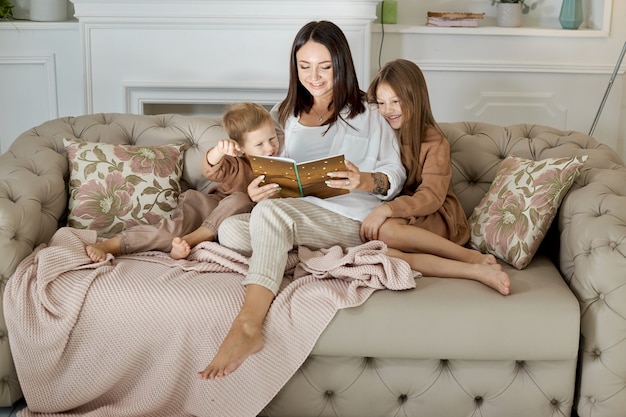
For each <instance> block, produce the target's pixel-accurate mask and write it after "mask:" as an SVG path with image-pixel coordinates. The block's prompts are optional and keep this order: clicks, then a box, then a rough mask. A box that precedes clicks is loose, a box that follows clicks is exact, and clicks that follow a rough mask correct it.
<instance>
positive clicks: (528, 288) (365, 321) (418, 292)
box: [312, 255, 580, 361]
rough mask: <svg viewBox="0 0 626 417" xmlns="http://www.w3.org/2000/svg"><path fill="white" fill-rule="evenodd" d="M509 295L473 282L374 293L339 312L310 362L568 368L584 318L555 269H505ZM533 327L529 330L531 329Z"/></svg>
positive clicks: (433, 281)
mask: <svg viewBox="0 0 626 417" xmlns="http://www.w3.org/2000/svg"><path fill="white" fill-rule="evenodd" d="M504 268H505V270H506V271H507V272H508V273H509V275H510V277H511V295H509V296H506V297H505V296H502V295H500V294H498V293H497V292H496V291H494V290H492V289H491V288H488V287H487V286H485V285H482V284H480V283H478V282H476V281H472V280H464V279H453V278H432V277H422V278H418V279H417V280H416V284H417V286H416V288H415V289H412V290H405V291H390V290H384V291H377V292H375V293H374V294H372V296H371V297H370V298H369V299H368V300H367V302H366V303H365V304H363V305H361V306H359V307H355V308H350V309H345V310H340V311H339V312H338V313H337V315H336V316H335V318H334V319H333V321H331V323H330V324H329V326H328V327H327V328H326V330H325V331H324V333H322V335H321V336H320V338H319V339H318V341H317V344H316V345H315V348H314V349H313V352H312V354H313V355H323V356H361V357H376V358H441V359H450V360H452V359H464V360H485V361H493V360H518V359H523V360H570V359H575V358H576V357H577V355H578V335H579V323H580V310H579V305H578V301H577V300H576V297H575V296H574V295H573V294H572V292H571V291H570V290H569V288H568V286H567V284H566V283H565V281H563V278H562V277H561V275H560V273H559V271H558V270H557V268H556V267H555V265H554V264H553V263H552V262H551V261H550V260H549V259H548V258H547V257H546V256H543V255H538V256H536V257H535V259H534V260H533V261H532V262H531V264H530V265H529V266H528V267H527V268H526V269H524V270H522V271H519V270H516V269H514V268H513V267H511V266H509V265H504ZM529 324H532V325H529Z"/></svg>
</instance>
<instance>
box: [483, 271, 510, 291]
mask: <svg viewBox="0 0 626 417" xmlns="http://www.w3.org/2000/svg"><path fill="white" fill-rule="evenodd" d="M482 269H483V271H482V273H481V274H480V278H478V281H480V282H482V283H483V284H485V285H487V286H488V287H491V288H493V289H494V290H496V291H498V292H499V293H500V294H502V295H509V294H510V292H511V278H510V277H509V274H507V273H506V272H504V271H503V270H502V265H499V264H495V265H484V266H483V267H482Z"/></svg>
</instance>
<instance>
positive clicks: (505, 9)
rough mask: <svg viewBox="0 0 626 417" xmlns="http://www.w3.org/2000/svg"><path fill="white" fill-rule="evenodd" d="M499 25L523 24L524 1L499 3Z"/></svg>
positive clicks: (513, 25)
mask: <svg viewBox="0 0 626 417" xmlns="http://www.w3.org/2000/svg"><path fill="white" fill-rule="evenodd" d="M497 13H498V15H497V19H496V21H497V23H498V26H503V27H520V26H522V3H498V11H497Z"/></svg>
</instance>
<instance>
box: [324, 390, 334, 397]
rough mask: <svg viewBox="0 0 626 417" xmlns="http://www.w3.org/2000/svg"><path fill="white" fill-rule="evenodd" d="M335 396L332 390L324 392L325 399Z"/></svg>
mask: <svg viewBox="0 0 626 417" xmlns="http://www.w3.org/2000/svg"><path fill="white" fill-rule="evenodd" d="M333 395H335V393H334V392H333V391H332V390H329V389H328V390H326V392H324V396H325V397H332V396H333Z"/></svg>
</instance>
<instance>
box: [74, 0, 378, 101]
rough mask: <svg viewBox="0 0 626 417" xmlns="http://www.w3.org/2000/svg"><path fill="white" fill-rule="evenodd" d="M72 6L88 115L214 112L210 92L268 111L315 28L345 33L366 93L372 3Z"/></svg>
mask: <svg viewBox="0 0 626 417" xmlns="http://www.w3.org/2000/svg"><path fill="white" fill-rule="evenodd" d="M72 2H73V3H74V8H75V11H76V13H75V16H76V18H78V20H79V25H80V30H81V37H82V47H83V71H84V80H85V95H86V97H85V107H86V109H85V110H86V112H87V113H96V112H128V113H130V112H134V113H142V110H141V106H140V105H138V103H143V102H145V101H150V100H152V101H153V102H166V101H171V102H181V101H185V100H186V99H187V98H188V97H189V99H190V100H192V101H193V102H194V103H198V102H203V101H204V102H207V103H212V102H215V100H216V97H214V96H212V94H213V93H212V92H214V91H219V96H220V99H222V100H223V99H224V98H223V97H228V93H226V94H225V93H224V91H228V90H229V89H232V90H233V91H235V92H236V93H235V94H233V101H238V100H242V99H246V98H245V97H242V94H241V90H242V86H247V87H250V89H251V90H253V91H254V94H253V95H252V96H251V97H250V98H248V99H250V100H255V101H261V102H265V103H268V102H271V101H275V100H276V98H277V96H282V94H283V93H284V92H285V91H286V87H287V82H288V62H289V51H290V49H291V43H292V41H293V38H294V36H295V34H296V33H297V31H298V30H299V29H300V27H302V25H304V24H305V23H307V22H309V21H312V20H332V21H333V22H335V23H336V24H337V25H339V26H340V27H341V28H342V30H343V31H344V33H345V34H346V37H347V38H348V42H349V43H350V47H351V50H352V54H353V59H354V62H355V66H356V68H357V76H358V77H359V82H360V83H361V85H362V86H366V85H367V83H368V82H369V79H370V74H369V63H370V50H371V47H370V45H371V35H370V32H371V22H372V21H373V20H374V19H375V18H376V4H377V3H378V2H379V0H316V1H302V0H175V1H174V0H171V1H164V0H72ZM150 86H154V87H155V88H154V89H153V90H151V89H150ZM195 86H197V91H194V87H195ZM363 88H365V87H363ZM265 90H266V91H267V95H265V96H263V94H260V95H259V91H261V92H262V91H265ZM142 92H145V94H146V96H145V97H144V96H142V94H143V93H142ZM159 92H165V93H166V95H165V96H159V94H160V93H159ZM165 93H164V94H165ZM179 93H180V96H177V95H178V94H179ZM205 93H206V94H205Z"/></svg>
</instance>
